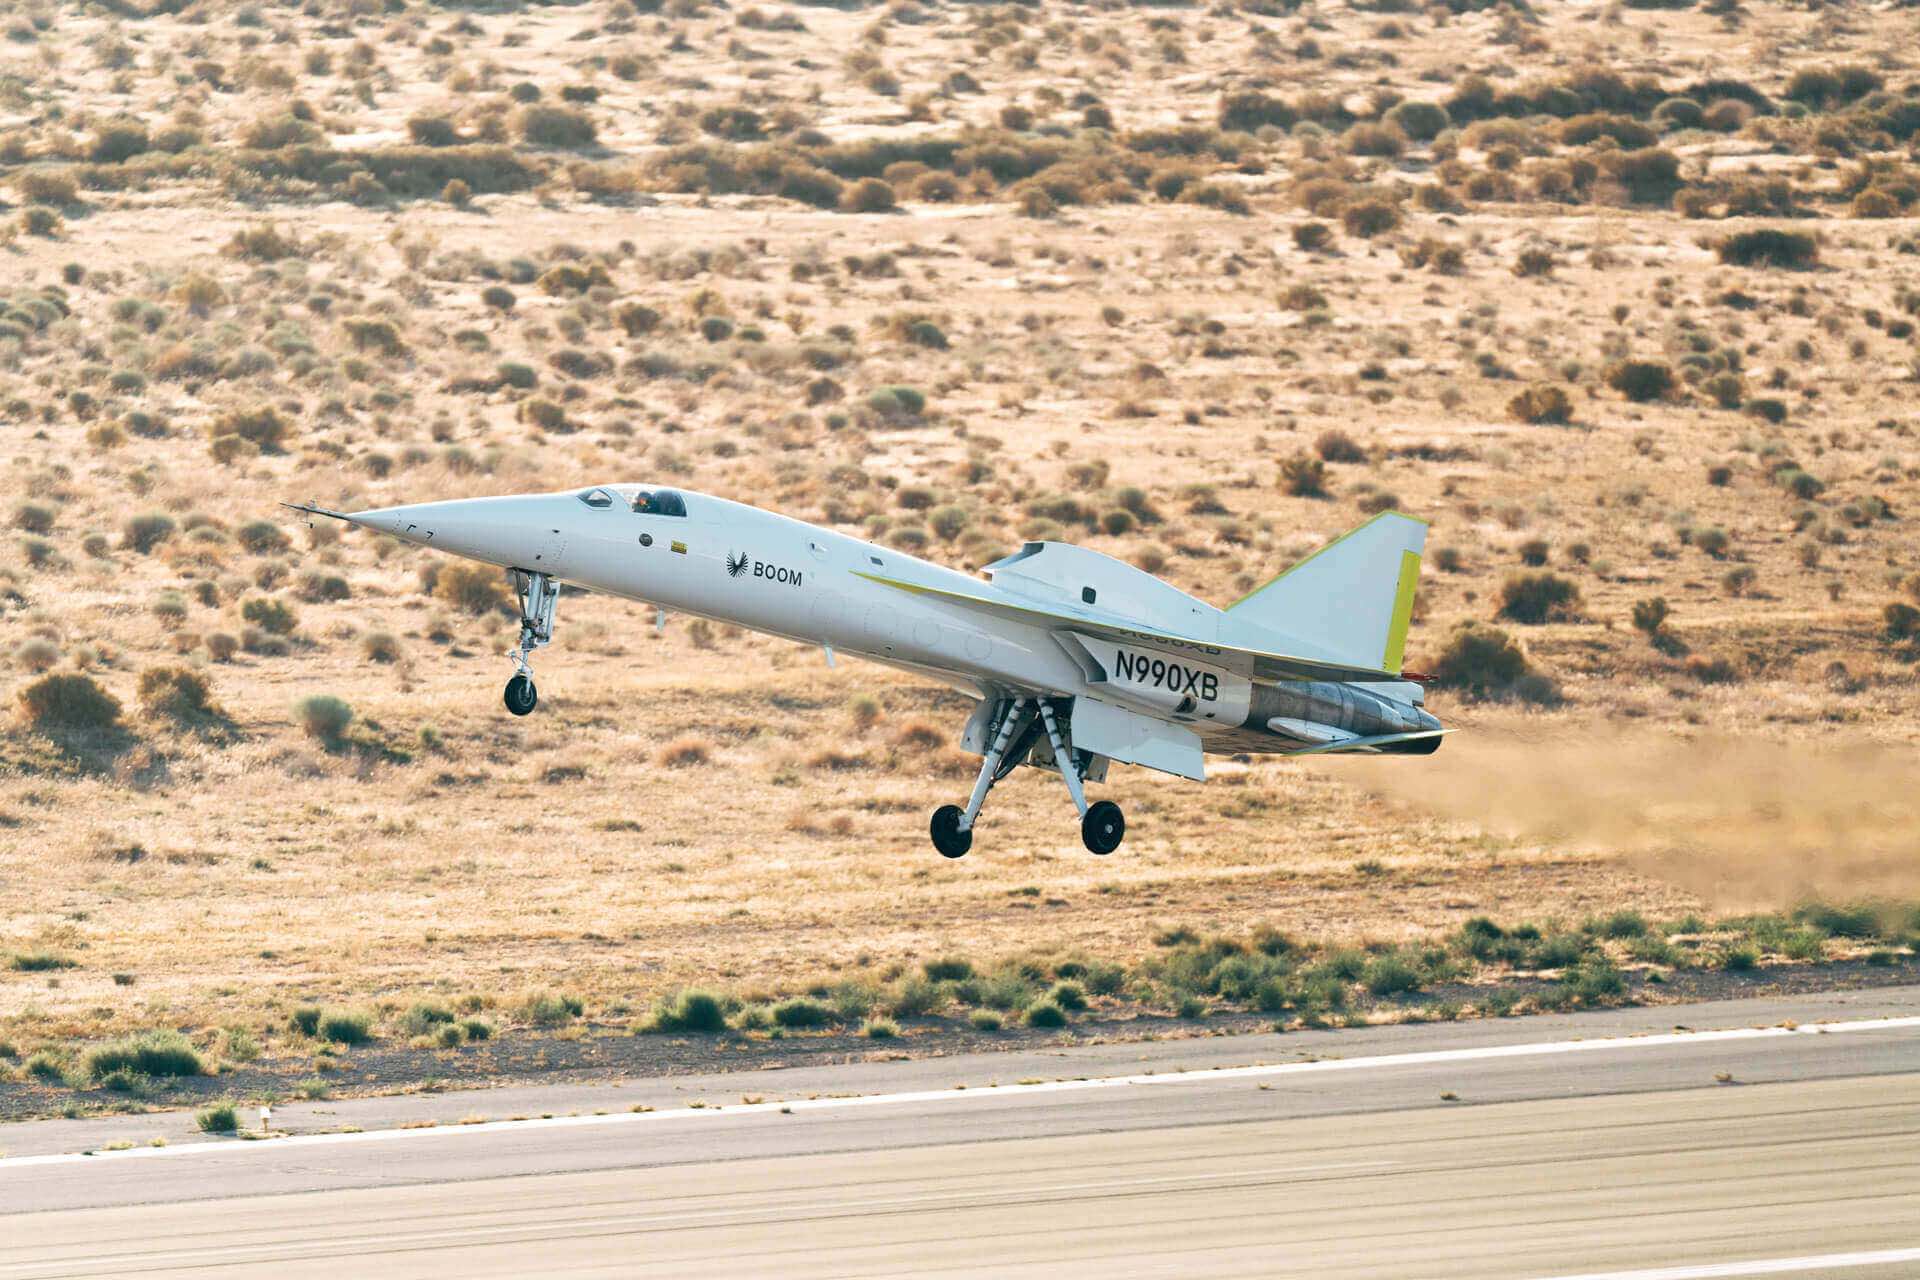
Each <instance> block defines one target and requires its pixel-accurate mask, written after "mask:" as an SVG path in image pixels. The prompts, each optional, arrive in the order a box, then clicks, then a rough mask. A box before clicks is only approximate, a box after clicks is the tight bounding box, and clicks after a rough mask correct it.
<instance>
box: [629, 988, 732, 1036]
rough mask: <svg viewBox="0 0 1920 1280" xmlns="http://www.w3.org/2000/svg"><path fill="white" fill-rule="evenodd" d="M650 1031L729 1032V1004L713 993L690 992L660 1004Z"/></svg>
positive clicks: (678, 993) (679, 994)
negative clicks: (727, 1008) (727, 1030)
mask: <svg viewBox="0 0 1920 1280" xmlns="http://www.w3.org/2000/svg"><path fill="white" fill-rule="evenodd" d="M645 1029H646V1030H648V1031H665V1032H672V1031H704V1032H714V1031H725V1030H726V1029H727V1010H726V1005H725V1004H724V1003H722V1001H721V1000H720V998H719V997H718V996H716V995H713V994H712V993H711V992H707V991H698V990H688V991H680V992H677V993H675V994H674V995H673V996H671V997H669V998H668V999H666V1000H662V1001H661V1002H660V1005H659V1007H657V1008H656V1009H655V1010H654V1011H653V1016H652V1018H650V1019H649V1020H648V1021H647V1023H646V1024H645Z"/></svg>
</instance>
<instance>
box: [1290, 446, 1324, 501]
mask: <svg viewBox="0 0 1920 1280" xmlns="http://www.w3.org/2000/svg"><path fill="white" fill-rule="evenodd" d="M1280 489H1281V491H1282V492H1284V493H1287V494H1290V495H1292V496H1293V497H1296V498H1324V497H1326V496H1327V464H1326V463H1324V462H1322V461H1321V460H1320V459H1319V458H1316V457H1314V456H1313V455H1312V454H1309V453H1296V454H1294V455H1293V456H1292V457H1290V458H1286V459H1284V460H1282V461H1281V463H1280Z"/></svg>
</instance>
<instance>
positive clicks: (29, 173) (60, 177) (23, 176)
mask: <svg viewBox="0 0 1920 1280" xmlns="http://www.w3.org/2000/svg"><path fill="white" fill-rule="evenodd" d="M13 187H14V190H16V191H18V192H19V193H20V198H21V199H22V200H25V201H26V202H27V203H29V204H58V205H65V204H73V203H75V202H76V201H78V200H79V199H80V187H79V184H78V183H76V182H75V181H74V178H73V171H72V170H71V169H64V168H62V169H23V170H21V171H20V172H19V173H18V174H16V175H15V176H14V179H13Z"/></svg>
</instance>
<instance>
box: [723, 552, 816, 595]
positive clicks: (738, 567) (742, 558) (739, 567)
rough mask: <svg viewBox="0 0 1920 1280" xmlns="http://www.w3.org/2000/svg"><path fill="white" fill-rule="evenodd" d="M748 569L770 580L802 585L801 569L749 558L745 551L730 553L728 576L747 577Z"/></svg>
mask: <svg viewBox="0 0 1920 1280" xmlns="http://www.w3.org/2000/svg"><path fill="white" fill-rule="evenodd" d="M748 569H752V570H753V576H754V577H756V578H765V579H766V580H767V581H768V582H782V583H786V584H787V585H788V586H794V587H797V586H799V585H800V571H799V570H798V569H789V568H787V567H786V566H785V565H779V564H768V563H767V562H766V561H765V560H753V559H750V558H748V556H747V553H746V552H744V551H735V552H729V553H728V555H727V576H728V577H729V578H740V577H745V576H746V573H747V570H748Z"/></svg>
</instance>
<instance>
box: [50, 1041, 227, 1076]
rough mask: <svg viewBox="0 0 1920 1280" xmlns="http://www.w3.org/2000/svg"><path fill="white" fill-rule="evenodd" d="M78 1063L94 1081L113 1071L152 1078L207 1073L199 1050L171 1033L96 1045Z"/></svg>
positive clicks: (189, 1042)
mask: <svg viewBox="0 0 1920 1280" xmlns="http://www.w3.org/2000/svg"><path fill="white" fill-rule="evenodd" d="M81 1062H82V1067H83V1069H84V1070H85V1071H86V1074H87V1075H88V1077H89V1078H91V1079H93V1080H96V1081H98V1080H101V1079H103V1078H104V1077H106V1076H108V1075H111V1074H112V1073H113V1072H115V1071H130V1072H132V1073H133V1074H135V1075H140V1076H153V1077H179V1076H198V1075H205V1074H206V1071H207V1064H206V1061H205V1059H203V1058H202V1057H201V1056H200V1051H199V1050H198V1049H195V1048H194V1047H193V1043H192V1042H191V1041H189V1040H188V1039H187V1038H186V1037H185V1036H183V1035H181V1034H180V1033H179V1032H178V1031H173V1030H166V1031H149V1032H147V1033H145V1034H144V1035H138V1036H132V1037H129V1038H128V1039H125V1040H115V1041H112V1042H111V1043H108V1044H103V1045H100V1046H98V1047H96V1048H94V1049H92V1050H90V1051H88V1053H87V1055H86V1057H85V1058H83V1059H82V1060H81Z"/></svg>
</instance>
